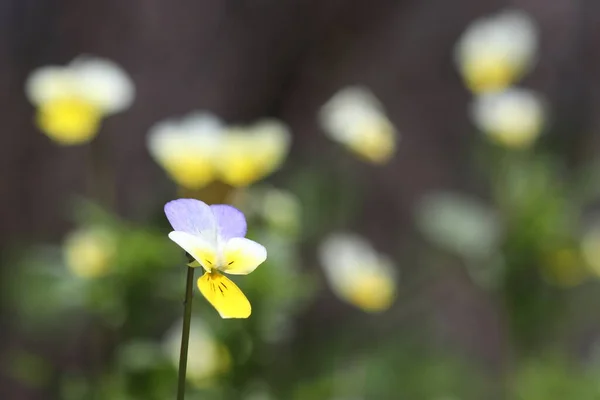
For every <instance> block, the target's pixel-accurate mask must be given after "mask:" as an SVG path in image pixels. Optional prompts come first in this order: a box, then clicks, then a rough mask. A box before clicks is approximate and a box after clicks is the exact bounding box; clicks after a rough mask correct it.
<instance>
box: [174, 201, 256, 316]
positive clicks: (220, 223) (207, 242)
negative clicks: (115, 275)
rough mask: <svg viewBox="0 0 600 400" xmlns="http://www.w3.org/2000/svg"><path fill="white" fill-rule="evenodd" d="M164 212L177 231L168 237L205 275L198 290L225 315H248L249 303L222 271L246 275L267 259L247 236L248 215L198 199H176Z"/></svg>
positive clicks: (199, 280)
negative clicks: (193, 260) (189, 256)
mask: <svg viewBox="0 0 600 400" xmlns="http://www.w3.org/2000/svg"><path fill="white" fill-rule="evenodd" d="M165 214H166V215H167V218H168V219H169V222H170V223H171V226H172V227H173V229H174V231H173V232H171V233H169V238H170V239H171V240H172V241H174V242H175V243H177V244H178V245H179V246H181V247H182V248H183V249H184V250H185V251H186V252H187V253H188V254H190V255H191V256H192V257H193V258H194V259H195V261H196V262H194V263H192V264H190V266H192V267H197V266H201V267H202V268H203V269H204V271H205V272H204V275H202V277H201V278H199V279H198V289H200V292H201V293H202V295H204V297H205V298H206V299H207V300H208V302H209V303H210V304H212V306H213V307H214V308H215V309H216V310H217V311H218V312H219V314H220V315H221V317H222V318H248V317H249V316H250V313H251V306H250V302H249V301H248V299H247V298H246V296H245V295H244V293H242V291H241V290H240V289H239V288H238V287H237V286H236V285H235V284H234V283H233V282H232V281H231V280H230V279H228V278H227V277H225V276H224V275H223V274H222V273H223V272H224V273H227V274H232V275H247V274H249V273H250V272H252V271H254V270H255V269H256V267H258V266H259V265H260V264H261V263H262V262H264V261H265V260H266V259H267V250H266V249H265V248H264V246H262V245H260V244H258V243H256V242H254V241H252V240H249V239H246V238H245V237H244V236H245V235H246V218H245V217H244V214H243V213H242V212H241V211H239V210H238V209H236V208H234V207H231V206H229V205H225V204H218V205H211V206H209V205H207V204H205V203H203V202H201V201H199V200H195V199H179V200H173V201H171V202H169V203H167V204H166V205H165Z"/></svg>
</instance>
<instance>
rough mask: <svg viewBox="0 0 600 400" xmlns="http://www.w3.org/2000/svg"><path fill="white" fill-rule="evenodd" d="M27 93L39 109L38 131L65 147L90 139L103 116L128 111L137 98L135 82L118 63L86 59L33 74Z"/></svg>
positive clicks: (26, 87) (26, 88) (41, 69)
mask: <svg viewBox="0 0 600 400" xmlns="http://www.w3.org/2000/svg"><path fill="white" fill-rule="evenodd" d="M25 90H26V94H27V97H28V98H29V100H30V101H31V102H32V103H33V104H34V105H35V106H37V107H38V112H37V117H36V120H37V125H38V126H39V128H40V129H41V130H42V131H43V132H44V133H46V134H47V135H48V136H49V137H50V138H51V139H53V140H54V141H56V142H57V143H59V144H62V145H75V144H81V143H85V142H88V141H89V140H91V139H92V138H93V137H94V136H95V135H96V133H97V132H98V130H99V128H100V122H101V119H102V117H104V116H107V115H111V114H115V113H117V112H120V111H123V110H125V109H127V108H128V107H129V106H130V105H131V103H132V102H133V98H134V95H135V88H134V86H133V82H132V81H131V79H130V78H129V76H127V74H126V73H125V72H124V71H123V70H122V69H121V68H120V67H119V66H118V65H117V64H115V63H114V62H112V61H109V60H105V59H101V58H95V57H86V56H81V57H78V58H76V59H75V60H73V61H72V62H71V63H70V64H68V65H67V66H46V67H42V68H39V69H37V70H35V71H33V73H32V74H31V75H30V76H29V78H28V79H27V82H26V86H25Z"/></svg>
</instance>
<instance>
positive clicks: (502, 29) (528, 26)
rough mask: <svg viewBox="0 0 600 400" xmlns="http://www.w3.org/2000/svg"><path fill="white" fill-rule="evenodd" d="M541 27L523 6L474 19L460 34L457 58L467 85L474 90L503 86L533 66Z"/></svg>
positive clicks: (479, 91)
mask: <svg viewBox="0 0 600 400" xmlns="http://www.w3.org/2000/svg"><path fill="white" fill-rule="evenodd" d="M537 48H538V28H537V26H536V24H535V22H534V21H533V20H532V19H531V17H530V16H529V15H528V14H526V13H525V12H523V11H520V10H514V9H511V10H506V11H502V12H499V13H497V14H495V15H492V16H488V17H482V18H479V19H477V20H475V21H473V22H472V23H471V24H470V25H469V26H468V27H467V29H466V30H465V32H464V33H463V34H462V36H461V37H460V39H459V41H458V43H457V44H456V47H455V49H454V58H455V62H456V64H457V67H458V69H459V71H460V73H461V74H462V77H463V80H464V81H465V84H466V85H467V87H468V88H469V89H470V90H471V91H473V92H475V93H482V92H490V91H497V90H501V89H503V88H505V87H507V86H510V85H511V84H513V83H514V82H516V81H517V80H519V79H520V78H521V77H522V76H523V75H524V74H525V73H527V72H528V71H529V70H530V69H531V67H532V66H533V64H534V62H535V59H536V53H537Z"/></svg>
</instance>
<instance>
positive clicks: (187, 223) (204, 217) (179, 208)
mask: <svg viewBox="0 0 600 400" xmlns="http://www.w3.org/2000/svg"><path fill="white" fill-rule="evenodd" d="M165 214H166V215H167V219H168V220H169V222H170V223H171V226H172V227H173V230H175V231H181V232H187V233H191V234H193V235H199V234H202V233H209V232H211V231H214V229H215V228H216V222H215V217H214V215H213V212H212V210H211V208H210V207H209V206H208V205H207V204H206V203H203V202H201V201H200V200H196V199H178V200H173V201H170V202H168V203H167V204H165Z"/></svg>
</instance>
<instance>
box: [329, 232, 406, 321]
mask: <svg viewBox="0 0 600 400" xmlns="http://www.w3.org/2000/svg"><path fill="white" fill-rule="evenodd" d="M319 259H320V261H321V265H322V266H323V270H324V272H325V277H326V278H327V281H328V282H329V285H330V286H331V288H332V290H333V292H334V293H335V294H336V295H337V296H338V297H339V298H341V299H342V300H344V301H347V302H348V303H350V304H353V305H355V306H356V307H359V308H361V309H362V310H364V311H366V312H381V311H384V310H386V309H388V308H389V307H390V306H391V305H392V303H393V301H394V299H395V297H396V269H395V266H394V264H393V263H392V261H391V260H390V259H389V258H387V257H386V256H384V255H381V254H379V253H378V252H377V251H375V249H374V248H373V247H372V246H371V244H370V243H369V242H367V241H366V240H365V239H363V238H362V237H360V236H357V235H353V234H349V233H337V234H333V235H331V236H330V237H329V238H327V239H326V240H325V241H324V242H323V244H322V245H321V247H320V249H319Z"/></svg>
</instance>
